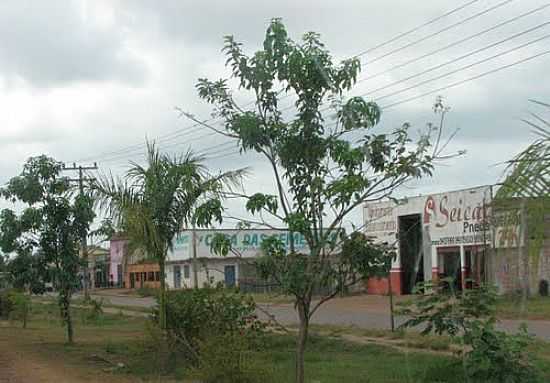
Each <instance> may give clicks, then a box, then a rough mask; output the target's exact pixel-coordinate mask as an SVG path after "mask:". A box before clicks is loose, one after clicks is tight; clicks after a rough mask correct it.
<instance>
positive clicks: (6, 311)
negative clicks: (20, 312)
mask: <svg viewBox="0 0 550 383" xmlns="http://www.w3.org/2000/svg"><path fill="white" fill-rule="evenodd" d="M11 291H12V290H3V291H0V318H1V319H9V317H10V313H11V312H12V310H13V303H12V302H11V300H10V299H9V295H10V293H11Z"/></svg>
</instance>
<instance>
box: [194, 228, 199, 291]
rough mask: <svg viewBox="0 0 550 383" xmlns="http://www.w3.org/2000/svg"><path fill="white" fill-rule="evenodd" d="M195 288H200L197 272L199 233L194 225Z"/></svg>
mask: <svg viewBox="0 0 550 383" xmlns="http://www.w3.org/2000/svg"><path fill="white" fill-rule="evenodd" d="M193 287H194V288H196V289H198V288H199V275H198V270H197V231H196V229H195V223H193Z"/></svg>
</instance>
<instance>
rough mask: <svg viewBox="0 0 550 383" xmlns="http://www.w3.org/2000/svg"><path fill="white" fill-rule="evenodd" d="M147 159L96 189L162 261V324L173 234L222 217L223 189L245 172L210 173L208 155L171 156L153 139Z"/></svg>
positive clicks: (137, 242)
mask: <svg viewBox="0 0 550 383" xmlns="http://www.w3.org/2000/svg"><path fill="white" fill-rule="evenodd" d="M147 148H148V149H147V165H146V166H145V167H143V166H141V165H138V164H135V163H134V164H132V167H131V168H130V169H129V170H128V171H127V173H126V175H125V177H124V179H116V178H114V177H112V176H111V177H102V178H101V179H100V180H99V181H98V182H96V183H95V184H94V185H93V187H92V189H93V194H94V195H95V196H96V197H97V200H98V204H99V206H100V208H102V209H103V210H104V211H106V212H107V214H108V216H109V217H110V219H111V220H112V223H113V224H114V225H115V226H116V227H118V228H120V229H121V230H122V231H124V232H125V233H126V234H127V235H128V237H129V239H130V251H134V250H139V251H141V252H143V253H144V254H145V255H146V256H147V257H149V258H151V259H154V260H156V261H157V262H159V265H160V277H161V278H160V298H161V305H160V306H161V310H160V320H161V327H165V319H164V316H165V314H164V312H165V305H164V303H163V302H164V301H163V300H164V295H165V269H164V263H165V260H166V256H167V253H168V251H169V250H170V249H171V248H172V246H173V242H172V241H173V239H174V238H175V236H176V235H177V234H178V233H179V232H180V231H181V230H182V228H184V227H185V226H188V225H190V224H192V223H196V224H197V225H198V226H203V225H206V226H207V225H210V224H211V223H212V222H214V221H218V222H221V214H222V213H221V212H222V205H221V202H220V199H221V195H220V192H221V191H222V190H223V188H224V187H227V186H228V185H231V184H232V183H234V182H236V181H237V180H238V178H239V177H240V175H241V172H228V173H223V174H221V175H218V176H211V175H209V174H208V172H207V171H206V169H205V168H204V166H203V165H202V164H201V161H202V158H200V157H197V156H195V155H193V154H192V153H191V152H188V153H186V154H184V155H182V156H176V157H171V156H169V155H166V154H161V153H160V152H159V151H158V149H157V148H156V146H155V145H154V144H152V143H147Z"/></svg>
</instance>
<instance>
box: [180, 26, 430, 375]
mask: <svg viewBox="0 0 550 383" xmlns="http://www.w3.org/2000/svg"><path fill="white" fill-rule="evenodd" d="M223 50H224V52H225V53H226V55H227V65H228V66H229V67H230V68H231V70H232V77H234V78H235V79H236V80H237V83H238V84H239V85H240V88H241V90H244V91H249V92H251V93H252V95H253V97H254V98H255V100H254V101H255V102H254V108H253V109H252V110H244V109H243V108H241V107H240V106H239V105H238V104H237V103H236V102H235V100H234V98H233V95H232V91H231V90H230V88H229V84H228V82H227V80H224V79H222V80H219V81H210V80H207V79H200V80H199V82H198V84H197V88H198V91H199V95H200V97H201V98H203V99H204V100H206V101H208V102H209V103H211V104H213V105H214V106H215V112H216V113H217V115H218V116H219V117H221V118H222V119H223V121H224V124H225V125H224V129H221V130H220V129H219V128H218V127H215V126H212V125H208V124H206V123H204V122H201V121H198V120H196V119H194V117H193V116H192V115H189V114H188V117H189V118H191V119H194V120H195V121H197V122H199V123H201V124H202V125H203V126H205V127H206V128H209V129H212V130H214V131H217V132H219V133H221V134H223V135H225V136H228V137H232V138H235V139H236V140H238V143H239V146H240V149H241V151H242V152H248V151H252V152H256V153H259V154H261V155H263V156H264V157H265V159H266V160H267V162H268V163H269V165H270V168H271V170H272V177H273V180H274V186H275V190H276V192H275V194H265V193H254V194H242V195H240V197H242V198H243V199H244V200H245V205H246V208H247V210H248V211H249V212H250V213H251V214H252V215H254V217H255V218H251V219H250V220H248V223H250V224H255V225H260V226H264V227H273V226H278V227H281V226H284V227H286V228H288V231H289V233H290V235H289V238H290V240H289V244H288V245H287V244H286V243H282V242H281V241H280V240H279V239H277V238H270V239H269V240H265V241H264V242H263V250H264V253H265V255H266V256H265V257H263V258H262V259H260V260H259V265H258V266H259V268H260V270H261V271H263V272H264V274H266V275H267V276H269V277H270V278H271V279H273V280H276V281H277V282H278V283H279V285H280V286H281V288H282V290H283V291H284V292H285V293H287V294H291V295H292V296H294V299H295V307H296V310H297V312H298V317H299V321H300V327H299V332H298V336H297V344H296V382H299V383H301V382H303V381H304V352H305V348H306V343H307V338H308V331H309V323H310V319H311V317H312V315H313V314H314V313H315V312H316V311H317V309H318V308H319V307H320V306H321V305H322V304H323V303H324V302H326V301H328V300H330V299H331V298H333V297H334V296H336V295H337V294H339V293H340V292H341V291H344V290H346V289H348V288H349V287H350V286H352V285H354V284H356V283H357V282H358V281H360V280H361V277H368V276H371V275H373V274H377V273H379V272H384V271H387V266H388V261H387V259H386V260H384V258H383V257H382V256H383V255H384V254H387V253H386V250H387V249H385V248H383V247H380V246H376V245H375V244H373V243H372V242H370V240H369V239H368V238H367V237H365V236H364V235H362V234H361V233H357V232H355V233H350V234H346V232H345V231H344V230H343V228H344V226H345V224H346V223H347V221H348V220H349V216H350V213H351V212H352V211H353V210H354V209H355V208H357V207H358V206H360V205H362V204H363V203H365V202H367V201H375V200H380V199H382V198H385V197H390V196H391V195H392V193H393V192H394V190H395V189H396V188H398V187H399V186H401V185H403V184H404V183H405V182H407V181H409V180H411V179H413V178H419V177H421V176H424V175H429V174H430V173H431V170H432V162H433V161H434V157H435V156H434V155H433V154H432V150H431V149H433V148H430V134H431V133H433V132H434V131H436V129H428V130H429V132H427V133H426V134H420V135H419V137H418V139H417V141H416V142H413V140H412V138H411V136H410V134H409V125H408V124H404V125H403V126H401V127H399V128H397V129H395V130H393V131H391V132H389V133H383V132H382V131H380V130H375V126H376V125H377V124H378V122H379V120H380V115H381V110H380V108H379V107H378V105H377V104H376V103H374V102H369V101H366V100H364V99H363V98H361V97H351V98H348V99H345V98H344V92H347V91H350V90H351V89H352V87H353V85H354V83H355V82H356V79H357V75H358V74H359V71H360V67H361V66H360V62H359V60H358V59H357V58H352V59H348V60H344V61H342V62H341V63H338V64H335V63H334V62H333V59H332V57H331V55H330V54H329V52H328V51H327V50H326V49H325V46H324V45H323V43H322V42H321V41H320V39H319V35H318V34H316V33H306V34H305V35H304V37H303V39H302V40H301V41H300V42H295V41H293V40H291V39H290V38H289V37H288V35H287V31H286V29H285V27H284V25H283V24H282V22H281V21H280V20H278V19H275V20H273V21H272V22H271V24H270V26H269V27H268V29H267V33H266V35H265V40H264V43H263V49H262V50H260V51H258V52H256V53H255V54H253V55H251V56H249V55H247V54H246V53H245V52H244V51H243V49H242V45H241V44H240V43H238V42H237V41H235V39H234V38H233V37H232V36H228V37H226V39H225V47H224V49H223ZM281 94H286V95H288V101H291V100H292V101H294V107H295V109H294V114H293V116H292V117H291V118H290V119H289V118H285V116H284V114H283V109H282V108H280V105H279V101H280V95H281ZM436 134H437V132H436ZM435 152H437V153H438V151H437V150H434V153H435ZM266 217H270V218H269V219H267V218H266ZM271 222H279V223H278V224H273V223H271ZM295 234H300V235H301V236H303V238H305V241H306V243H307V247H308V251H305V252H303V253H300V252H298V251H295V247H294V246H293V241H294V237H295ZM220 241H222V242H223V238H221V237H220ZM227 245H228V244H227V243H225V244H223V243H220V244H219V248H220V249H223V248H225V249H227ZM216 246H218V245H216ZM348 249H352V250H354V251H350V250H348ZM346 250H348V251H346ZM386 258H387V257H386ZM316 290H319V291H324V292H326V294H324V295H322V296H321V297H320V298H319V299H318V300H317V301H313V299H312V297H313V293H314V291H316Z"/></svg>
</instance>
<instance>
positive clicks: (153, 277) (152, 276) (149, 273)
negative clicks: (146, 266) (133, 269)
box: [147, 271, 155, 281]
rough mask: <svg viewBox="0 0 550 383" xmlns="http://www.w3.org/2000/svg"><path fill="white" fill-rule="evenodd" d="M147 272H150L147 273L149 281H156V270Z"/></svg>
mask: <svg viewBox="0 0 550 383" xmlns="http://www.w3.org/2000/svg"><path fill="white" fill-rule="evenodd" d="M147 274H148V275H147V280H148V281H154V280H155V272H154V271H149V272H148V273H147Z"/></svg>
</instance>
